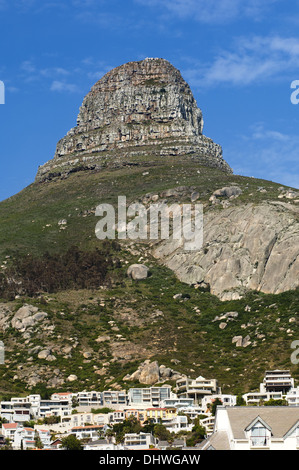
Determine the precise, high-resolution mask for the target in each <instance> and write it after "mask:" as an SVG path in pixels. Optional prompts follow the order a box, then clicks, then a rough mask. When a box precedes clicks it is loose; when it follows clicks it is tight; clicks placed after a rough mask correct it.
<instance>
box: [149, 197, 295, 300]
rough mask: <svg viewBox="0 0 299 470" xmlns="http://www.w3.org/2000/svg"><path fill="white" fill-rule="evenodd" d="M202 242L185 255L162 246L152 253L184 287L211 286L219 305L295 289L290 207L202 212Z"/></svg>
mask: <svg viewBox="0 0 299 470" xmlns="http://www.w3.org/2000/svg"><path fill="white" fill-rule="evenodd" d="M203 238H204V243H203V247H202V249H201V250H199V251H189V252H188V251H184V250H183V249H182V247H181V246H182V244H180V246H178V244H177V241H176V240H171V239H170V240H167V241H162V242H160V243H159V244H158V245H156V246H154V247H153V250H152V251H153V254H154V256H155V257H156V258H158V259H160V260H161V261H162V262H163V263H164V264H165V265H167V266H168V267H169V268H170V269H172V270H173V271H174V272H175V273H176V275H177V276H178V278H179V279H180V280H181V281H183V282H186V283H188V284H200V283H202V282H205V283H207V284H209V286H210V290H211V292H212V294H215V295H217V296H218V297H219V298H221V299H222V300H230V299H234V298H240V297H241V296H242V295H243V294H244V292H245V291H247V290H258V291H262V292H265V293H273V294H277V293H281V292H284V291H287V290H292V289H295V288H296V287H298V285H299V222H298V214H297V211H294V210H292V207H291V204H285V205H278V204H271V203H266V202H265V203H262V204H259V205H255V204H252V203H250V204H249V203H248V204H244V205H240V206H234V207H228V208H224V209H221V210H209V211H207V212H206V213H204V235H203Z"/></svg>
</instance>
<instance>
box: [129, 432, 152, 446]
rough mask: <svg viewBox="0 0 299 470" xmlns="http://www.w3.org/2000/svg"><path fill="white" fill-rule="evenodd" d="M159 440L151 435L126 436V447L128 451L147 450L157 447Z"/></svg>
mask: <svg viewBox="0 0 299 470" xmlns="http://www.w3.org/2000/svg"><path fill="white" fill-rule="evenodd" d="M156 442H157V439H155V438H154V437H153V435H152V434H151V433H143V432H141V433H139V434H137V433H130V434H125V438H124V447H125V448H126V449H127V450H146V449H149V448H150V447H155V445H156Z"/></svg>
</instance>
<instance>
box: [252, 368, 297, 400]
mask: <svg viewBox="0 0 299 470" xmlns="http://www.w3.org/2000/svg"><path fill="white" fill-rule="evenodd" d="M291 388H294V379H293V378H292V377H291V374H290V371H289V370H279V369H276V370H267V371H266V372H265V377H264V380H263V382H262V383H261V384H260V392H261V393H265V392H282V393H283V394H284V395H285V394H286V393H287V392H288V391H289V390H290V389H291Z"/></svg>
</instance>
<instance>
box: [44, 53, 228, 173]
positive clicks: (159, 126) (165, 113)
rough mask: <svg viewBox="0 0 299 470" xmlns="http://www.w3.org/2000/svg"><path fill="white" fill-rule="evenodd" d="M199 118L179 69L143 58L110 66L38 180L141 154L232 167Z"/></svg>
mask: <svg viewBox="0 0 299 470" xmlns="http://www.w3.org/2000/svg"><path fill="white" fill-rule="evenodd" d="M202 130H203V117H202V112H201V110H200V108H199V107H198V106H197V103H196V100H195V98H194V96H193V94H192V91H191V89H190V87H189V85H188V84H187V82H186V81H185V80H184V79H183V77H182V75H181V73H180V71H179V70H177V69H176V68H175V67H174V66H173V65H172V64H170V63H169V62H168V61H167V60H165V59H159V58H155V59H154V58H147V59H144V60H142V61H135V62H129V63H127V64H124V65H121V66H119V67H116V68H114V69H113V70H111V71H109V72H108V73H107V74H106V75H104V76H103V77H102V78H101V79H100V80H99V81H98V82H97V83H96V84H95V85H94V86H93V87H92V88H91V90H90V92H89V93H88V94H87V95H86V97H85V98H84V101H83V104H82V106H81V108H80V111H79V115H78V118H77V125H76V126H75V127H74V128H72V129H71V130H70V131H69V132H68V133H67V135H66V136H65V137H64V138H62V139H61V140H60V141H59V142H58V144H57V148H56V152H55V155H54V158H53V160H51V161H49V162H48V163H46V164H45V165H43V166H41V167H39V170H38V174H37V178H36V179H37V181H42V180H47V179H51V178H53V177H56V176H60V177H61V176H67V175H68V174H70V173H72V172H74V171H80V170H86V169H94V170H100V169H101V168H103V167H106V166H107V165H111V166H123V165H126V164H132V163H135V164H136V162H137V163H138V164H142V162H143V160H144V159H145V158H150V159H151V158H152V159H156V158H160V157H163V156H165V157H167V156H170V157H172V156H173V157H175V156H178V157H187V158H188V157H189V158H190V157H191V158H194V159H195V160H197V161H198V162H199V163H202V164H204V165H208V166H213V167H218V168H220V169H222V170H224V171H226V172H231V169H230V167H229V165H228V164H227V163H226V162H225V161H224V160H223V157H222V149H221V147H220V146H219V145H218V144H215V143H214V142H213V141H212V140H211V139H209V138H207V137H205V136H204V135H203V134H202Z"/></svg>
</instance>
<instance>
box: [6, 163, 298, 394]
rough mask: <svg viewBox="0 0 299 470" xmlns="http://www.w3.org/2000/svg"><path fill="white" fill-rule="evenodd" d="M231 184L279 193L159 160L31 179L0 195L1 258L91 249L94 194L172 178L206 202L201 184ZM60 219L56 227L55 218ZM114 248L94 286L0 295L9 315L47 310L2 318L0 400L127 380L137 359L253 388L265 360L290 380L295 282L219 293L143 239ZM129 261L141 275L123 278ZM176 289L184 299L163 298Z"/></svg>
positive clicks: (137, 192)
mask: <svg viewBox="0 0 299 470" xmlns="http://www.w3.org/2000/svg"><path fill="white" fill-rule="evenodd" d="M233 184H237V185H238V186H240V187H241V189H242V190H243V193H242V195H241V196H239V197H238V198H237V199H235V200H234V201H233V204H242V202H244V201H251V202H255V203H258V202H261V201H263V200H268V199H269V200H276V199H277V196H278V194H279V192H278V188H279V186H280V185H279V184H276V183H272V182H269V181H264V180H257V179H254V178H246V177H241V176H236V175H226V174H224V173H222V172H220V171H217V170H215V169H211V168H204V167H201V166H199V165H196V164H195V163H194V162H193V163H192V162H183V161H182V162H179V161H176V162H174V161H170V160H168V161H167V160H163V162H161V163H160V164H155V166H150V165H149V166H148V167H146V168H145V167H138V166H133V167H126V168H122V169H114V170H108V169H107V170H106V171H105V172H102V173H86V172H81V173H75V174H73V175H71V176H70V177H69V178H67V179H63V180H61V179H57V180H56V181H52V182H50V183H42V184H32V185H30V186H29V187H27V188H25V189H24V190H23V191H22V192H20V193H19V194H17V195H15V196H13V197H12V198H10V199H8V200H6V201H3V202H1V203H0V221H1V223H0V260H1V261H2V266H5V264H6V265H9V263H11V261H12V260H13V259H14V258H16V257H17V256H19V253H22V254H26V253H31V254H33V255H36V256H38V255H42V254H43V253H45V252H46V251H48V252H51V253H54V254H55V253H57V254H58V253H64V252H66V251H67V249H68V248H69V247H71V246H72V245H77V246H78V247H79V248H80V249H83V250H92V249H95V248H96V247H99V246H100V242H99V240H97V238H96V237H95V232H94V230H95V225H96V222H97V218H96V217H95V215H94V212H93V210H94V209H95V207H96V206H97V205H98V204H100V203H102V202H110V203H113V204H116V202H117V196H118V195H125V196H127V200H128V202H132V201H134V200H136V199H139V198H142V196H144V195H145V194H146V193H152V194H156V193H157V194H158V193H160V192H161V191H163V190H166V189H168V188H173V187H176V186H182V185H184V186H188V187H192V188H193V189H194V190H197V191H198V192H199V194H200V198H199V200H200V202H202V203H204V204H205V205H206V206H207V207H210V203H209V197H210V196H211V194H212V192H213V191H214V190H216V189H219V188H221V187H223V186H227V185H233ZM261 188H263V192H261V191H260V189H261ZM264 190H265V192H264ZM186 200H188V198H187V197H186ZM181 202H184V201H183V200H181ZM211 210H219V209H217V208H211ZM61 219H65V220H66V221H67V224H66V225H59V221H60V220H61ZM61 227H64V228H61ZM112 251H113V250H112ZM8 256H9V257H10V258H8ZM116 256H117V260H118V261H119V263H117V264H116V265H115V266H111V268H110V272H111V279H110V282H109V283H108V284H107V285H105V286H103V288H98V289H84V290H65V291H59V292H54V293H50V294H49V293H47V294H44V295H40V296H38V297H33V298H28V297H19V298H17V299H15V300H12V301H4V300H3V301H2V303H1V305H2V307H3V306H6V307H7V308H8V309H9V311H10V312H11V316H12V315H13V313H14V312H16V311H17V310H18V308H20V307H21V306H22V305H24V304H30V305H34V306H37V307H38V309H39V311H42V312H45V313H47V319H46V321H45V322H42V323H40V324H37V325H35V326H33V327H32V328H31V329H29V330H25V331H21V330H18V329H16V328H13V327H11V326H9V327H8V328H7V329H5V330H4V331H1V330H0V340H2V341H3V342H4V344H5V348H6V350H5V352H6V361H5V364H4V365H0V396H1V397H3V396H8V395H10V394H12V395H16V394H19V393H28V391H30V393H35V392H37V393H38V392H40V393H42V394H43V395H44V396H45V395H47V394H49V393H50V392H51V391H54V390H55V391H64V390H83V389H97V390H101V389H103V388H104V387H106V388H107V387H112V388H113V387H114V388H119V387H131V386H133V385H136V384H134V383H132V382H126V381H123V378H124V377H125V375H126V374H128V373H132V372H134V371H135V370H136V369H137V367H138V365H139V364H140V363H141V362H142V361H143V360H145V359H147V358H149V359H151V360H158V362H159V364H165V365H166V366H169V367H171V368H172V369H175V370H177V371H179V372H181V373H186V374H187V375H190V376H192V377H196V376H198V375H203V376H205V377H207V378H217V379H218V380H219V382H220V385H221V387H222V390H223V391H224V392H231V393H239V392H246V391H249V390H251V389H255V388H256V387H258V384H259V383H260V381H261V380H262V378H263V375H264V372H265V370H267V369H272V368H288V369H291V371H292V374H293V376H294V377H296V378H297V379H299V369H298V367H297V365H295V364H292V363H291V354H292V352H293V350H292V349H291V343H292V341H293V340H296V339H298V338H297V337H296V335H297V331H298V320H297V318H296V314H297V312H298V308H299V296H298V290H297V291H294V292H286V293H284V294H279V295H276V296H275V295H265V294H261V293H257V292H252V293H250V294H248V295H247V296H246V297H245V298H243V299H241V300H235V301H229V302H221V301H220V300H219V299H218V298H216V297H214V296H212V295H211V294H210V293H209V292H207V291H204V290H200V289H195V288H193V287H191V286H188V285H185V284H182V283H181V282H179V281H178V280H177V279H176V278H175V276H174V275H173V273H172V272H171V271H169V270H168V269H167V268H165V267H163V266H161V265H159V264H158V263H157V261H156V260H154V259H152V258H151V256H150V254H149V253H148V252H147V250H146V247H145V246H144V245H141V244H138V243H137V242H136V243H129V244H126V243H123V244H121V249H120V251H118V252H117V254H116ZM141 257H142V258H141ZM140 259H142V262H146V264H147V265H148V266H149V267H150V270H151V276H150V277H149V278H148V279H146V280H144V281H138V282H136V281H132V280H130V279H129V278H128V277H127V276H126V269H127V267H128V265H129V264H130V263H133V262H138V261H139V260H140ZM3 263H5V264H3ZM177 293H182V294H186V296H185V298H181V299H174V298H173V296H174V295H175V294H177ZM227 312H238V316H236V317H235V318H234V319H233V320H230V321H227V322H226V323H227V325H226V327H225V328H223V329H221V328H220V327H219V324H220V323H221V321H220V320H217V319H216V317H217V316H218V317H220V316H221V315H223V314H225V313H227ZM8 317H9V314H8ZM238 335H242V336H243V337H245V336H247V335H249V337H250V344H249V345H248V346H247V347H236V345H235V344H234V343H232V338H233V337H234V336H238ZM44 348H48V349H50V350H51V354H52V356H53V357H54V359H53V360H51V361H49V360H47V359H43V358H38V352H40V351H41V350H42V349H44ZM70 374H75V375H76V376H77V379H76V380H75V381H74V382H69V381H68V380H67V377H68V376H69V375H70Z"/></svg>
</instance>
